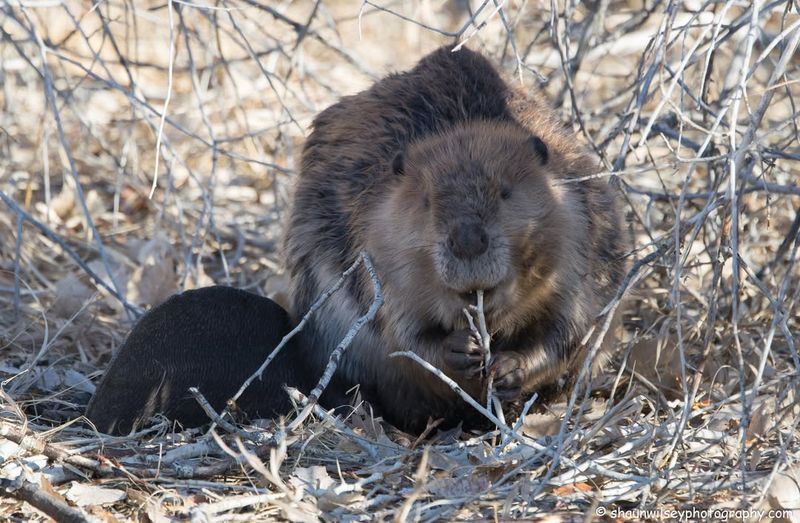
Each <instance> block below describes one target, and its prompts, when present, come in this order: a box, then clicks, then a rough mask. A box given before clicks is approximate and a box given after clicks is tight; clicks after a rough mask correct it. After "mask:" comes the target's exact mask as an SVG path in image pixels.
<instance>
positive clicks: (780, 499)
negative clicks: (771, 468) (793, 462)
mask: <svg viewBox="0 0 800 523" xmlns="http://www.w3.org/2000/svg"><path fill="white" fill-rule="evenodd" d="M767 499H768V500H769V504H770V506H771V507H772V508H773V509H776V510H777V509H785V510H789V511H791V515H790V516H789V518H788V520H789V521H791V522H792V523H800V467H798V466H794V467H792V468H789V469H787V470H785V471H783V472H779V473H777V474H776V475H775V479H773V480H772V485H770V486H769V490H768V491H767Z"/></svg>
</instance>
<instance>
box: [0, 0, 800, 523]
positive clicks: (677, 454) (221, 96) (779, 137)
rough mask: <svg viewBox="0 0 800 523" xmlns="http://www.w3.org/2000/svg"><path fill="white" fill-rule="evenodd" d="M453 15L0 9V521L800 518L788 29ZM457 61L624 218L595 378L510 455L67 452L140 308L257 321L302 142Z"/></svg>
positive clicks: (781, 21) (794, 84)
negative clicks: (540, 96) (517, 91)
mask: <svg viewBox="0 0 800 523" xmlns="http://www.w3.org/2000/svg"><path fill="white" fill-rule="evenodd" d="M466 4H467V2H431V1H424V0H405V1H381V2H371V3H365V4H363V5H362V4H361V3H360V2H351V1H344V2H332V1H328V2H312V1H307V0H303V1H296V2H284V3H280V4H278V3H259V2H254V1H249V0H245V1H238V2H217V3H213V4H212V3H210V2H209V3H202V4H201V3H194V2H192V3H188V2H180V3H179V2H175V1H171V2H166V3H163V2H162V3H156V2H130V3H125V2H117V1H111V2H100V3H96V4H90V3H88V2H78V1H74V2H61V1H59V0H52V1H50V0H41V1H39V0H35V1H34V0H28V1H22V2H12V3H4V4H2V5H0V10H1V11H0V13H2V14H0V42H1V43H0V84H2V91H0V191H1V192H0V197H1V198H2V204H0V347H2V351H3V352H2V354H3V358H2V361H1V362H0V365H1V368H0V370H2V373H3V380H4V381H3V386H2V391H3V392H2V402H3V414H2V416H3V419H2V421H1V422H0V423H2V429H1V430H2V432H1V433H0V434H2V435H3V436H4V437H5V438H6V439H0V449H1V450H0V453H1V454H0V455H2V458H3V460H4V464H3V468H2V474H0V477H1V478H2V479H0V487H2V489H3V493H5V495H6V496H7V499H6V500H4V501H3V502H2V504H0V513H1V514H2V517H3V519H10V520H28V519H30V518H38V519H41V518H42V517H43V516H42V515H41V513H39V512H37V511H35V510H33V509H32V508H31V507H30V505H28V504H22V503H20V502H19V500H20V499H28V500H30V501H32V502H33V503H37V504H39V503H41V500H38V499H32V498H30V496H29V494H30V495H32V494H31V493H32V492H34V491H41V492H43V493H44V494H43V496H44V498H45V502H47V500H49V501H50V502H52V503H53V506H54V507H55V509H54V510H66V509H64V507H66V506H67V505H68V504H72V503H74V502H75V500H78V502H80V503H86V506H84V507H82V508H79V509H77V511H76V509H74V508H73V509H72V510H73V513H70V514H71V516H72V517H74V518H76V519H75V520H81V518H87V517H104V518H112V517H113V518H119V519H126V518H127V519H132V520H133V519H142V518H149V519H150V520H152V521H156V520H159V521H160V520H163V519H165V518H179V519H184V518H192V519H196V520H218V519H244V520H250V519H281V518H283V519H292V520H316V519H319V518H322V519H325V520H337V521H338V520H343V519H347V520H372V519H398V520H411V519H415V520H416V519H418V520H424V521H430V520H436V519H446V520H453V519H473V518H487V519H488V518H492V519H494V518H498V519H505V518H515V517H527V518H537V517H544V516H545V515H547V514H549V515H551V517H555V518H563V519H567V520H569V519H578V520H582V519H583V518H584V516H588V517H592V515H593V514H595V510H596V509H597V507H604V508H606V509H608V510H611V509H612V508H630V509H632V508H641V509H659V510H667V509H671V508H679V509H692V508H696V509H700V508H709V507H716V508H724V507H731V508H764V507H770V506H771V507H775V508H790V507H792V506H794V507H795V508H797V507H800V493H798V490H800V489H797V488H796V487H793V486H792V485H793V483H792V480H791V479H790V478H791V477H792V475H794V477H795V478H800V472H798V467H797V465H796V463H797V460H798V458H800V454H798V450H797V449H798V448H800V447H799V446H798V442H797V425H798V422H800V416H798V414H800V412H799V411H800V409H799V408H798V407H797V402H798V393H800V389H799V388H798V369H799V368H800V358H798V353H797V347H796V342H795V338H796V335H797V333H798V330H800V321H798V316H800V314H798V312H797V310H798V305H797V302H798V299H799V298H800V284H799V283H798V282H799V281H800V278H799V277H798V276H800V268H799V267H798V264H797V263H796V261H797V251H798V247H799V246H800V237H799V236H798V229H800V213H799V212H798V209H800V186H799V185H798V180H799V179H800V167H798V165H800V163H799V162H798V160H800V143H798V137H800V131H798V126H797V120H798V108H797V104H796V100H797V98H798V95H800V84H799V83H798V80H799V79H800V77H799V76H798V58H797V56H798V55H797V54H796V48H797V45H798V39H799V38H800V17H798V14H797V12H798V6H797V4H796V3H794V4H793V3H791V2H786V1H776V2H766V3H762V2H758V3H756V4H755V5H754V4H752V3H750V2H734V1H732V0H727V1H719V2H707V3H702V2H699V1H697V2H685V3H683V4H675V3H663V2H652V1H649V0H646V1H645V2H644V3H641V2H639V1H635V0H632V1H627V2H606V1H599V2H597V3H593V4H576V3H572V2H569V3H567V4H564V2H563V1H555V0H554V1H553V2H552V3H551V2H545V1H540V2H530V1H512V2H505V3H499V4H495V2H492V1H488V2H476V1H473V2H471V4H472V8H473V9H474V10H477V11H479V12H478V14H477V15H476V16H475V22H476V23H474V24H470V23H467V22H468V21H469V19H470V17H469V15H468V13H466V12H465V11H464V10H463V6H465V5H466ZM376 5H378V6H380V8H376V7H375V6H376ZM496 5H500V6H501V7H502V9H500V10H499V9H498V8H497V7H496ZM481 6H483V7H482V8H481ZM359 15H361V16H359ZM456 38H458V39H459V40H461V41H463V40H465V39H466V40H467V45H469V46H470V47H472V48H473V49H480V50H482V51H484V52H485V53H487V54H488V55H490V56H492V57H494V58H495V59H496V60H497V62H498V63H499V64H502V66H503V68H504V69H505V71H506V72H507V73H508V77H509V79H511V80H512V81H522V82H523V84H524V85H528V86H539V87H540V88H541V89H542V90H543V91H544V92H545V93H546V94H547V96H548V97H549V98H550V99H551V100H552V102H553V104H554V106H555V107H556V108H557V110H558V111H560V115H561V116H562V118H563V120H564V122H565V123H566V124H568V125H571V126H572V128H573V129H574V130H575V132H576V135H577V136H578V137H579V139H581V140H583V141H584V142H585V143H587V145H588V146H589V147H590V148H592V149H593V150H594V151H595V152H596V153H597V155H598V157H599V158H600V159H601V161H602V165H603V168H604V173H605V174H604V175H607V176H609V177H611V175H612V173H613V174H614V175H616V177H615V178H614V179H615V180H616V181H617V182H619V184H618V185H619V186H620V187H621V188H622V189H623V194H624V198H623V199H624V201H625V205H626V209H627V210H628V214H629V221H630V224H631V229H632V231H633V235H634V237H635V246H636V247H635V250H634V252H633V253H632V254H631V256H632V261H633V267H634V269H633V271H632V273H631V279H630V280H629V281H630V283H631V288H630V289H629V296H630V299H629V306H628V309H629V310H628V311H627V313H626V315H625V334H624V335H623V336H622V339H621V340H620V342H619V343H618V346H619V350H618V352H617V355H616V357H615V358H614V360H613V361H612V363H611V364H610V365H609V368H608V372H606V373H604V374H602V375H601V376H599V377H598V378H596V379H595V380H594V381H593V382H592V383H591V386H590V387H589V388H580V389H578V390H577V391H576V393H575V394H574V395H573V397H572V398H565V399H564V401H563V402H561V403H559V404H555V405H547V406H543V405H537V404H535V403H534V407H533V411H532V412H533V413H532V414H530V415H529V416H528V417H527V418H526V419H525V422H524V424H522V425H521V426H520V427H517V430H516V431H515V432H514V433H513V435H509V434H505V435H503V434H500V433H490V434H486V435H462V436H461V437H458V438H457V437H456V436H457V435H454V434H449V435H445V436H441V437H439V438H438V439H435V440H433V441H431V440H428V441H415V440H414V439H413V438H409V437H408V436H406V435H403V434H399V433H397V432H396V431H394V430H392V429H391V428H388V427H385V426H383V425H381V424H379V423H376V422H374V421H373V420H371V419H370V416H369V413H368V411H366V410H364V409H358V410H357V411H356V412H354V413H353V415H352V416H351V417H350V418H348V419H347V420H344V421H341V420H334V419H331V418H330V417H328V416H325V415H324V413H321V412H317V415H318V418H316V419H311V420H308V421H306V422H305V423H303V424H302V425H301V426H300V427H299V428H298V429H297V430H295V431H293V432H292V433H291V434H289V435H288V436H287V438H286V439H283V440H282V444H281V445H280V446H278V447H277V448H273V447H269V446H263V445H258V444H257V443H256V442H254V441H252V440H253V439H256V440H257V438H251V439H246V438H245V439H243V440H242V439H241V438H240V435H241V434H236V433H233V434H231V433H226V432H224V431H222V430H218V431H217V432H215V433H214V434H206V433H204V432H202V431H197V430H193V431H185V432H182V433H180V434H171V433H169V432H168V430H167V429H168V428H169V427H168V425H167V424H166V423H164V424H161V425H157V426H156V427H155V428H153V429H151V430H149V431H146V432H144V433H142V434H139V435H137V436H136V437H128V438H108V437H104V436H100V435H97V434H96V433H94V432H92V431H91V430H88V429H87V428H86V427H85V426H83V425H81V424H80V423H73V422H72V420H75V419H77V418H78V417H79V416H80V414H81V413H82V411H83V408H84V406H85V404H86V402H87V401H88V398H89V396H90V394H91V392H92V390H93V388H94V385H93V383H94V382H95V381H96V379H97V378H98V376H99V375H100V373H101V372H102V370H103V368H104V367H105V365H106V364H107V362H108V358H109V355H110V354H111V352H112V351H113V350H114V349H115V348H116V347H117V346H119V344H120V343H121V340H122V339H123V338H124V336H125V334H126V332H127V331H128V329H129V328H130V325H131V321H132V320H133V319H134V318H135V317H136V316H137V315H138V314H139V313H140V312H141V310H143V309H144V308H146V307H149V306H151V305H153V304H155V303H158V302H159V301H161V300H162V299H164V298H165V297H166V296H168V295H169V294H171V293H173V292H176V291H177V290H179V289H185V288H191V287H196V286H203V285H208V284H211V283H212V282H213V283H221V284H230V285H235V286H238V287H242V288H246V289H250V290H252V291H254V292H257V293H261V294H268V295H273V296H277V297H280V294H281V293H282V292H284V289H285V282H284V279H283V277H282V276H281V265H280V264H281V261H280V255H279V252H278V247H279V241H280V230H281V226H280V223H281V218H282V216H283V215H284V214H285V211H286V206H287V202H288V190H289V187H290V184H291V179H292V176H293V174H294V172H295V171H296V168H297V156H298V153H299V151H300V149H301V147H302V141H303V136H304V134H305V133H306V131H307V129H308V126H309V124H310V122H311V119H312V118H313V116H314V115H315V114H316V113H317V112H318V111H320V110H322V109H323V108H325V107H326V106H328V105H329V104H331V103H333V102H334V101H335V100H336V99H337V98H338V97H340V96H342V95H346V94H352V93H355V92H357V91H359V90H360V89H363V88H365V87H367V86H369V85H370V83H371V82H372V81H373V80H374V79H375V78H378V77H380V76H382V75H384V74H386V73H387V72H390V71H396V70H402V69H404V68H406V67H409V66H411V65H413V64H414V63H415V62H416V61H417V60H418V59H419V58H420V57H421V56H422V55H423V54H424V53H426V52H427V51H430V50H431V49H433V48H435V47H436V46H438V45H441V44H443V43H447V42H452V41H454V39H456ZM151 191H152V197H150V193H151ZM570 399H572V400H573V401H574V403H571V402H570V401H569V400H570ZM287 421H289V420H287ZM274 429H275V427H271V428H270V427H267V429H266V430H267V431H268V432H273V431H274ZM247 431H248V432H247V433H246V434H262V433H261V432H259V431H258V430H257V429H256V428H252V427H250V428H247ZM795 481H797V480H795ZM49 486H52V487H53V489H51V490H48V488H49ZM82 487H87V488H84V489H83V490H81V488H82ZM91 487H102V488H91ZM792 488H794V490H792ZM26 489H27V490H26ZM26 493H27V494H26ZM65 493H66V496H67V498H68V499H69V500H70V501H69V502H65V501H64V500H63V498H60V496H62V495H64V494H65ZM26 496H27V497H26ZM103 496H107V498H105V499H104V498H103ZM119 498H121V499H119ZM40 506H44V505H40ZM70 514H67V513H66V512H63V513H61V516H60V517H67V516H68V515H70ZM793 517H794V518H796V519H795V520H797V518H800V513H798V512H795V513H794V516H793Z"/></svg>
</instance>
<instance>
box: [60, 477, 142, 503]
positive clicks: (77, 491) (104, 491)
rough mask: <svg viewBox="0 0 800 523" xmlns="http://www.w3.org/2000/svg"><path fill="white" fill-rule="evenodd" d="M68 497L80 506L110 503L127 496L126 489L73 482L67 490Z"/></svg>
mask: <svg viewBox="0 0 800 523" xmlns="http://www.w3.org/2000/svg"><path fill="white" fill-rule="evenodd" d="M66 496H67V499H68V500H70V501H72V502H73V503H75V504H76V505H78V506H79V507H84V506H92V505H109V504H112V503H116V502H117V501H122V500H123V499H125V498H126V497H127V495H126V494H125V491H124V490H119V489H113V488H105V487H98V486H96V485H90V484H88V483H78V482H77V481H74V482H72V486H71V487H70V488H69V490H68V491H67V494H66Z"/></svg>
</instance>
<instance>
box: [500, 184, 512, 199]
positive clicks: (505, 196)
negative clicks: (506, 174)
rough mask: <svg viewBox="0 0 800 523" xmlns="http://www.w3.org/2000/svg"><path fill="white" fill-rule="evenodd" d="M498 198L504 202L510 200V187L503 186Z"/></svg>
mask: <svg viewBox="0 0 800 523" xmlns="http://www.w3.org/2000/svg"><path fill="white" fill-rule="evenodd" d="M500 198H502V199H504V200H508V199H509V198H511V187H510V186H509V185H503V186H502V187H500Z"/></svg>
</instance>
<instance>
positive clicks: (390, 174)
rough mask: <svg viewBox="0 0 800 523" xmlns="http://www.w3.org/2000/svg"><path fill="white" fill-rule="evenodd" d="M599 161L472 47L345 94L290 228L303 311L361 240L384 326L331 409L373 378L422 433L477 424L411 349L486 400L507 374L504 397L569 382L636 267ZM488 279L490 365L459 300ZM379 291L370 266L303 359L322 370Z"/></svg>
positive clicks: (289, 260)
mask: <svg viewBox="0 0 800 523" xmlns="http://www.w3.org/2000/svg"><path fill="white" fill-rule="evenodd" d="M597 171H598V168H597V162H596V161H595V160H594V159H592V157H591V156H590V155H589V154H587V152H586V151H585V150H584V148H583V147H582V146H581V145H579V144H578V143H577V141H576V140H575V137H574V135H573V133H571V132H569V131H568V130H567V129H566V128H565V127H564V126H563V125H562V124H561V123H560V122H559V121H558V119H557V118H556V117H555V116H554V113H553V112H552V111H551V110H550V109H548V108H547V107H546V105H545V103H544V102H543V101H542V98H541V96H539V95H536V96H527V95H526V94H525V93H524V92H523V91H522V90H521V89H512V88H511V87H509V85H508V84H507V83H506V82H505V81H504V80H503V78H502V77H501V76H500V74H499V73H498V72H497V70H496V69H495V68H494V67H493V66H492V64H491V63H490V62H489V61H488V60H487V59H486V58H484V57H483V56H481V55H480V54H478V53H476V52H473V51H471V50H469V49H467V48H461V49H460V50H458V51H453V50H452V49H451V48H450V47H442V48H440V49H438V50H436V51H434V52H433V53H431V54H430V55H428V56H426V57H425V58H423V59H422V60H421V61H420V62H419V63H418V64H417V65H416V66H415V67H414V68H413V69H411V70H410V71H408V72H405V73H402V74H394V75H390V76H388V77H387V78H384V79H383V80H381V81H379V82H377V83H376V84H374V85H373V86H372V87H371V88H369V89H368V90H366V91H363V92H361V93H358V94H356V95H354V96H347V97H344V98H342V99H341V100H340V101H339V102H338V103H337V104H335V105H333V106H331V107H329V108H327V109H326V110H324V111H323V112H322V113H320V114H319V115H318V116H317V118H316V119H315V120H314V122H313V131H312V133H311V134H310V136H309V137H308V140H307V141H306V144H305V147H304V150H303V155H302V167H301V172H300V175H299V179H298V180H297V184H296V189H295V195H294V206H293V209H292V211H291V214H290V217H289V223H288V227H287V230H286V237H285V250H286V266H287V268H288V270H289V274H290V278H291V286H290V287H291V288H290V296H291V298H292V300H293V301H292V305H291V310H290V313H291V315H292V318H293V320H295V321H296V320H297V319H298V317H300V316H301V315H302V314H303V313H304V312H305V311H306V310H307V309H308V307H309V306H310V305H311V304H312V303H313V301H314V300H315V298H316V297H317V296H318V295H319V294H320V293H321V292H322V290H323V289H324V288H325V287H326V286H328V285H329V284H330V282H331V281H333V280H334V279H335V278H336V277H338V275H339V274H340V273H341V272H342V271H344V270H345V269H346V268H347V267H348V266H350V265H351V264H352V263H353V261H354V260H355V259H356V257H357V256H358V254H359V252H360V251H362V250H365V251H367V252H368V253H370V255H371V256H372V259H373V261H374V266H375V269H376V271H377V274H378V275H379V277H380V279H381V281H382V284H383V292H384V305H383V307H382V309H381V310H380V311H379V313H378V316H377V318H376V319H375V321H374V322H372V323H371V324H369V325H368V326H367V327H365V328H364V329H362V331H361V332H360V333H359V334H358V336H357V337H356V338H355V339H354V341H353V343H352V345H351V346H350V348H349V349H348V351H347V352H346V353H345V355H344V357H343V358H342V360H341V362H340V364H339V369H338V371H337V373H336V375H335V378H334V381H333V382H332V384H331V385H332V386H331V387H329V388H328V389H327V390H326V392H325V394H324V395H323V397H322V402H323V403H324V404H327V405H337V404H341V403H344V402H345V401H346V400H347V398H346V396H345V395H344V394H343V392H344V391H348V390H350V389H352V387H354V386H355V385H359V386H360V388H359V390H360V392H361V394H362V396H363V397H364V398H365V399H367V400H369V402H370V403H371V404H372V405H373V407H375V409H376V411H377V412H378V413H380V414H381V415H382V416H383V417H384V418H385V419H386V420H388V421H389V422H391V423H392V424H394V425H396V426H398V427H400V428H403V429H405V430H408V431H412V432H419V431H421V430H423V429H424V428H425V425H426V422H427V420H428V418H429V417H430V418H433V419H436V418H439V419H443V420H444V422H445V425H444V426H447V425H453V424H456V423H459V422H465V423H466V424H467V425H469V424H470V423H471V421H470V420H476V418H475V417H474V416H473V414H474V411H473V410H472V409H471V408H469V407H468V406H467V405H466V403H465V402H463V401H462V400H461V399H460V398H459V397H458V396H457V395H456V394H455V393H454V392H453V391H452V390H451V389H450V388H449V387H448V386H446V385H445V384H443V383H442V382H441V381H440V380H439V379H437V378H436V377H435V376H432V375H431V374H430V373H428V372H427V371H426V370H424V369H422V368H421V367H420V366H419V365H418V364H417V363H415V362H413V361H411V360H407V359H403V358H391V359H390V354H391V353H393V352H397V351H413V352H415V353H416V354H418V355H419V356H421V357H422V358H423V359H425V360H427V361H428V362H429V363H431V364H433V365H434V366H436V367H438V368H439V369H441V370H443V371H444V372H445V374H447V375H448V376H450V377H451V378H453V379H454V380H455V381H456V383H458V384H459V385H460V386H461V387H462V388H463V389H464V390H466V391H467V392H469V393H470V394H471V395H473V396H475V397H476V398H477V397H480V396H481V395H482V394H483V391H484V390H485V388H486V386H485V379H486V377H487V376H488V375H492V376H493V380H494V388H495V391H496V395H497V396H498V397H499V398H500V399H501V400H502V401H503V402H504V403H506V404H510V403H514V402H519V401H520V400H521V399H523V398H526V397H527V396H528V395H530V394H531V393H532V392H533V391H536V390H543V389H545V388H548V387H549V388H552V387H553V386H556V388H558V386H559V385H564V384H568V383H569V382H570V376H571V375H572V374H573V373H571V372H570V371H572V370H574V369H575V368H576V366H578V365H580V364H581V363H582V361H583V358H581V357H580V356H581V354H584V351H583V350H582V346H581V339H582V338H583V337H584V336H585V335H586V334H587V332H588V331H589V329H590V327H591V325H592V324H593V322H594V321H595V319H596V316H597V314H598V313H599V312H600V311H601V310H602V308H603V307H604V306H605V304H606V303H608V301H609V300H610V299H611V298H613V296H614V295H615V293H616V291H617V288H618V286H619V285H620V283H621V281H622V278H623V276H624V267H625V263H624V259H625V239H624V236H623V232H622V231H623V230H624V229H623V227H622V218H621V214H620V212H619V209H618V205H617V203H616V201H615V197H614V195H613V194H612V191H611V189H610V188H609V185H608V184H607V183H606V182H605V181H604V180H602V179H598V178H590V179H581V180H576V179H577V178H583V177H586V176H587V175H591V174H593V173H596V172H597ZM477 290H483V291H484V292H485V312H486V319H487V324H488V326H489V329H490V333H491V336H492V353H493V360H492V361H491V362H490V369H484V368H482V367H483V364H484V355H483V353H482V352H481V348H480V345H479V344H478V343H477V341H476V340H475V339H474V338H473V337H472V335H471V334H470V330H469V328H468V324H467V321H466V318H465V316H464V314H463V312H462V309H463V308H464V307H466V306H468V305H469V304H474V303H475V294H476V291H477ZM371 300H372V285H371V283H370V279H369V278H368V276H367V274H366V273H365V272H362V273H361V274H360V275H359V277H357V278H356V279H354V280H352V282H351V284H350V286H349V287H348V288H347V289H346V292H340V293H339V294H337V295H335V296H334V298H333V299H332V300H331V301H329V302H328V303H326V304H325V305H324V306H323V307H322V309H320V310H319V313H318V314H317V315H316V316H315V317H314V318H312V319H311V321H310V322H309V324H308V325H307V328H306V329H305V330H304V331H303V333H302V339H301V341H300V349H301V350H303V351H306V353H307V357H306V358H304V361H306V362H307V364H309V365H310V367H311V368H313V369H314V373H315V374H317V373H320V372H321V369H322V368H324V365H325V364H326V363H327V361H328V356H329V354H330V353H331V351H332V350H333V348H334V347H335V346H336V344H337V343H338V341H339V340H340V339H341V338H342V337H343V336H344V335H345V333H346V332H347V329H348V327H349V326H350V325H351V324H352V323H353V322H354V321H355V320H356V318H357V317H358V316H359V315H360V314H362V313H363V311H365V310H366V308H367V307H368V305H369V303H370V302H371Z"/></svg>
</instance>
